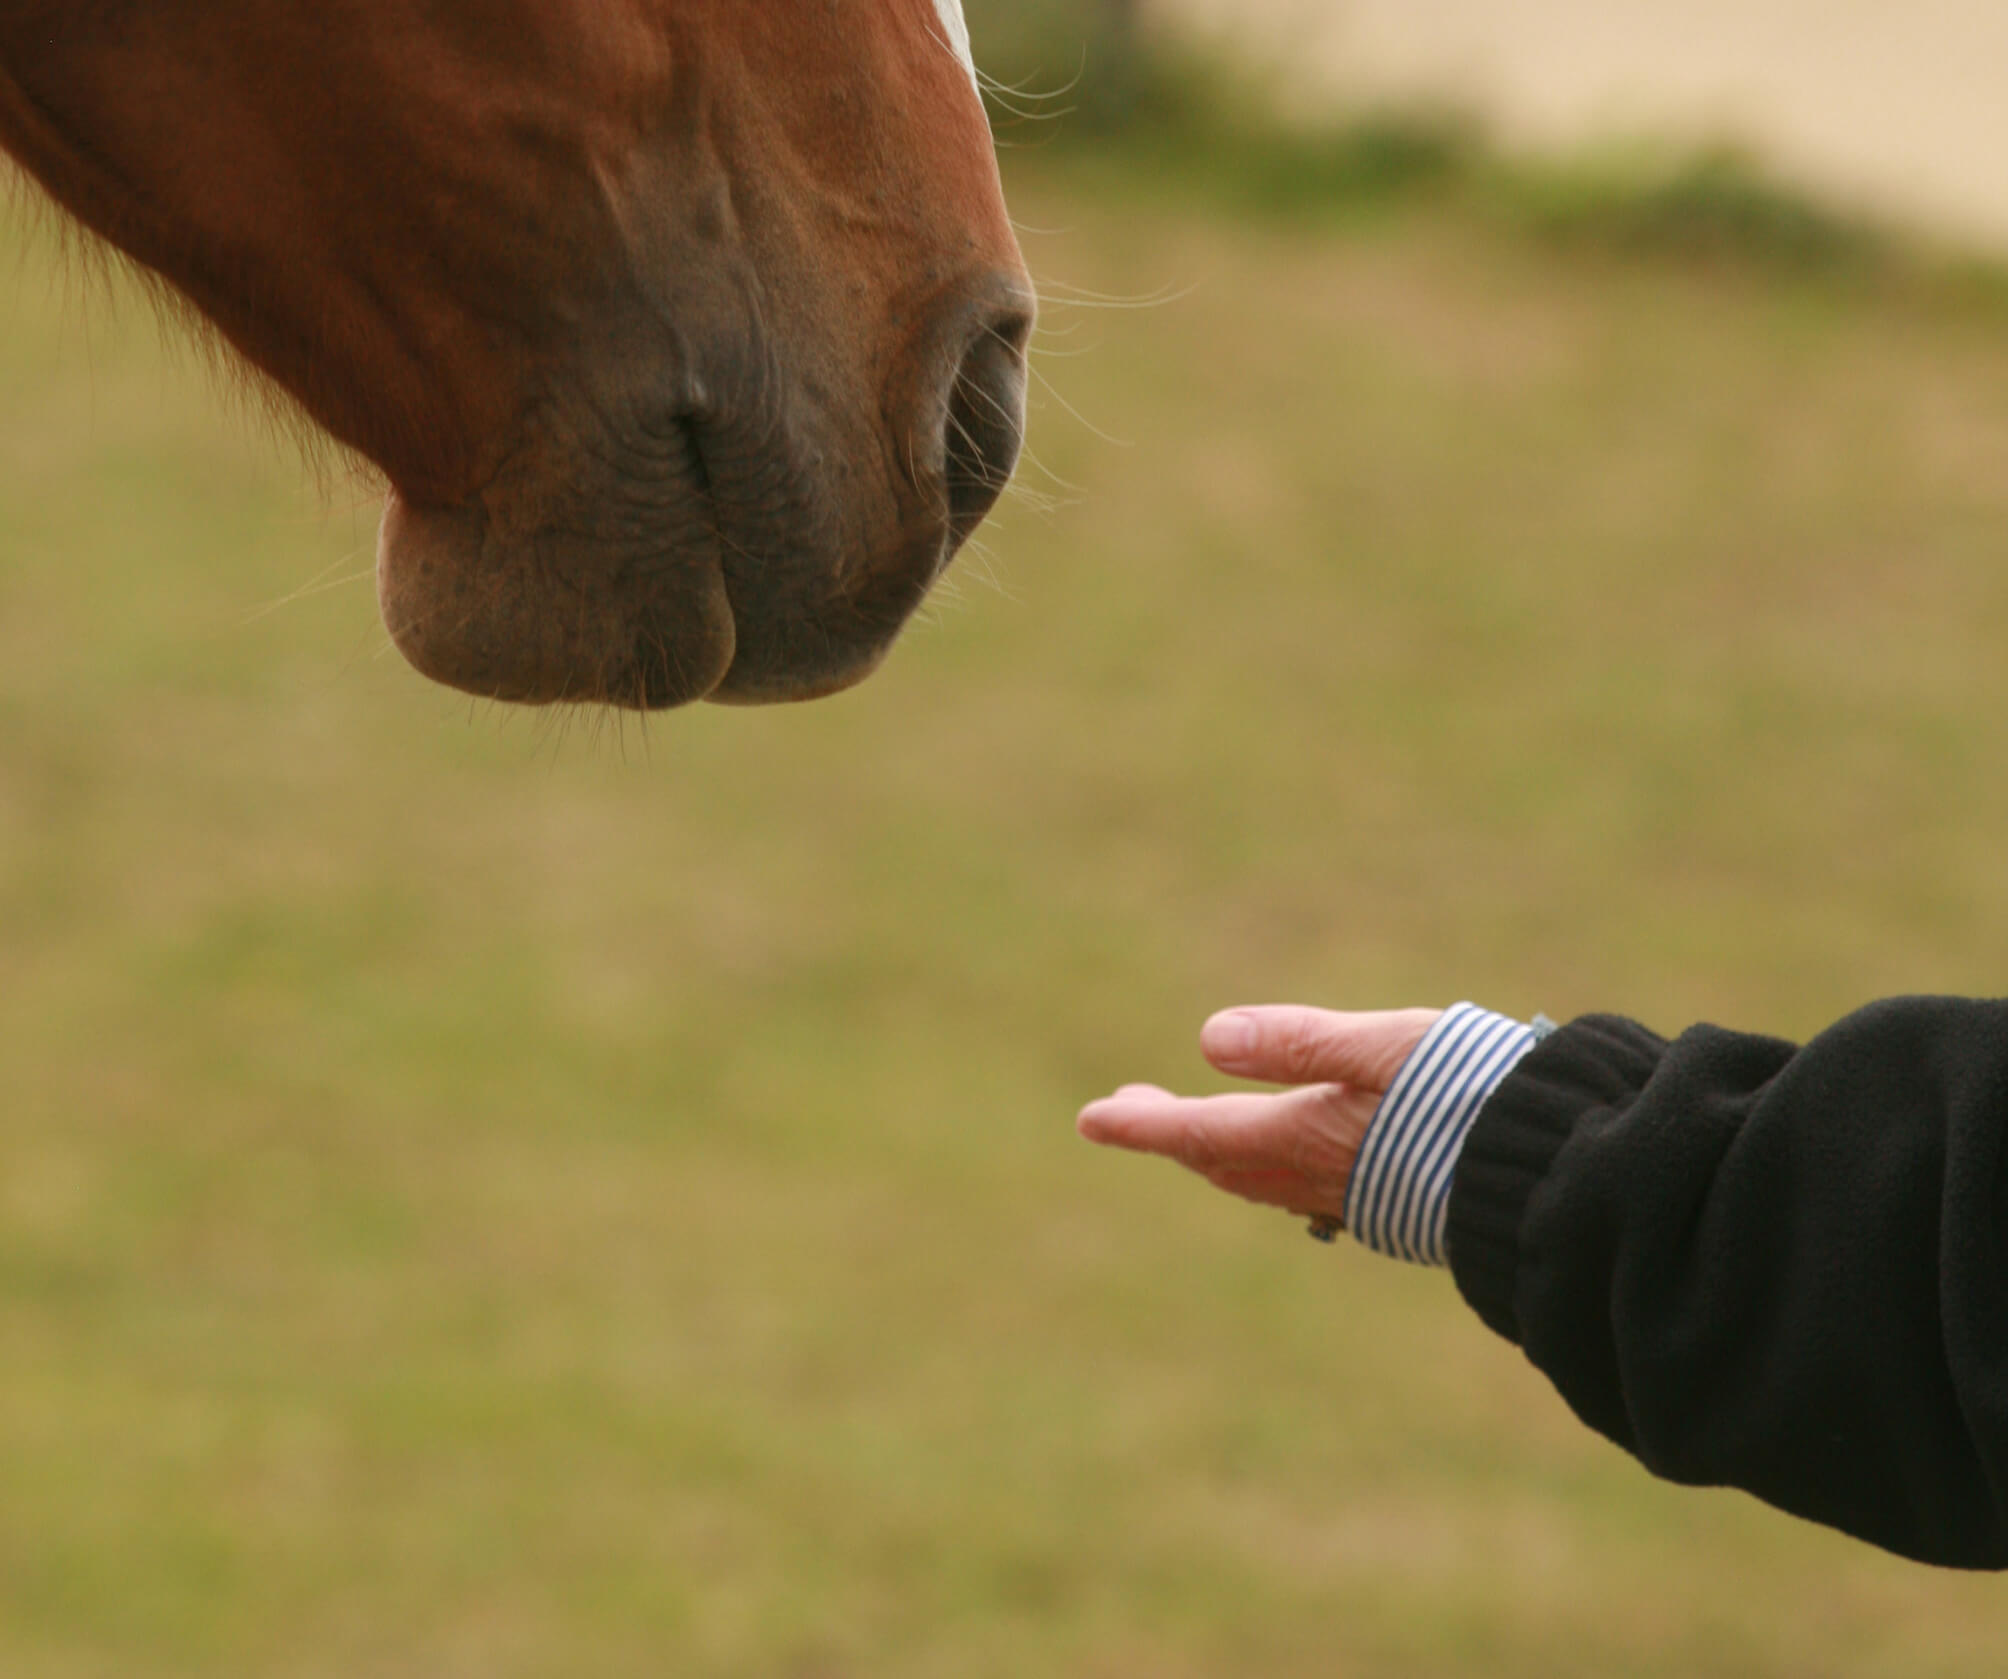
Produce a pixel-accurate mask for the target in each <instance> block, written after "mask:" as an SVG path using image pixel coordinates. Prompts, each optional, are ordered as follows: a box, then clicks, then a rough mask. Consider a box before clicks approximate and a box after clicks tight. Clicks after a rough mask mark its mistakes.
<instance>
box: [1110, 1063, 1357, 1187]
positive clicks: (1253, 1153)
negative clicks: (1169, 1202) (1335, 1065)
mask: <svg viewBox="0 0 2008 1679" xmlns="http://www.w3.org/2000/svg"><path fill="white" fill-rule="evenodd" d="M1375 1106H1376V1098H1374V1097H1373V1096H1371V1095H1370V1094H1367V1093H1364V1092H1359V1091H1352V1090H1347V1089H1343V1088H1341V1087H1339V1086H1336V1085H1313V1086H1309V1087H1306V1088H1304V1089H1299V1090H1287V1091H1282V1092H1279V1093H1277V1094H1274V1095H1263V1094H1259V1093H1253V1092H1235V1093H1232V1094H1229V1095H1224V1096H1188V1097H1179V1096H1163V1095H1141V1094H1128V1093H1123V1094H1118V1095H1115V1096H1111V1097H1107V1098H1105V1099H1104V1100H1102V1101H1100V1102H1093V1103H1090V1104H1089V1105H1088V1106H1087V1107H1086V1108H1084V1109H1082V1110H1081V1117H1080V1121H1079V1125H1080V1132H1081V1135H1082V1136H1084V1137H1086V1138H1087V1139H1088V1140H1089V1141H1090V1142H1095V1143H1104V1144H1107V1145H1109V1146H1111V1147H1114V1148H1125V1149H1133V1150H1135V1151H1137V1152H1138V1153H1142V1154H1158V1155H1163V1156H1165V1157H1166V1158H1167V1159H1171V1160H1176V1161H1178V1162H1179V1163H1180V1164H1181V1165H1184V1166H1189V1167H1191V1168H1192V1170H1194V1171H1195V1172H1203V1173H1207V1174H1212V1173H1216V1172H1221V1171H1230V1170H1231V1171H1271V1170H1283V1171H1297V1172H1309V1173H1312V1174H1314V1175H1317V1176H1321V1177H1331V1176H1334V1175H1337V1176H1338V1177H1340V1178H1341V1180H1343V1178H1344V1176H1345V1175H1346V1174H1347V1173H1348V1172H1350V1170H1351V1164H1352V1160H1353V1157H1354V1156H1355V1155H1356V1154H1357V1153H1358V1150H1359V1143H1360V1138H1361V1137H1362V1136H1363V1135H1364V1134H1365V1132H1366V1128H1367V1124H1368V1122H1369V1121H1370V1120H1371V1119H1372V1118H1373V1110H1374V1108H1375Z"/></svg>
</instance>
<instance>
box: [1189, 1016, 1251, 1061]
mask: <svg viewBox="0 0 2008 1679" xmlns="http://www.w3.org/2000/svg"><path fill="white" fill-rule="evenodd" d="M1257 1036H1258V1034H1257V1032H1256V1029H1255V1022H1254V1021H1252V1020H1251V1019H1249V1018H1248V1016H1247V1015H1245V1014H1242V1013H1239V1012H1238V1011H1236V1012H1229V1013H1227V1014H1216V1015H1215V1016H1214V1017H1213V1018H1212V1019H1211V1020H1209V1021H1208V1022H1207V1023H1206V1024H1205V1026H1203V1027H1202V1028H1201V1029H1200V1033H1199V1047H1200V1048H1201V1049H1203V1050H1205V1051H1206V1053H1207V1054H1208V1055H1217V1056H1219V1057H1221V1059H1223V1060H1227V1061H1238V1060H1240V1059H1241V1057H1242V1056H1244V1055H1248V1054H1251V1053H1253V1051H1254V1048H1255V1039H1256V1037H1257Z"/></svg>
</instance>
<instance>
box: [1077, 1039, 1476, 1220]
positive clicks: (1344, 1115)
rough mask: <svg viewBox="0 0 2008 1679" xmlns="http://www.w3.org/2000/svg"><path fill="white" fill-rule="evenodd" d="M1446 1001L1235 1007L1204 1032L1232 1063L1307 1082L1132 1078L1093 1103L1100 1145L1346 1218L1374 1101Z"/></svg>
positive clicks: (1091, 1118)
mask: <svg viewBox="0 0 2008 1679" xmlns="http://www.w3.org/2000/svg"><path fill="white" fill-rule="evenodd" d="M1441 1014H1442V1011H1441V1010H1440V1009H1400V1010H1396V1011H1394V1012H1391V1013H1383V1014H1335V1013H1333V1012H1332V1011H1331V1010H1329V1009H1313V1008H1303V1007H1299V1006H1296V1005H1283V1006H1278V1007H1268V1008H1239V1009H1229V1010H1227V1011H1226V1012H1224V1013H1222V1014H1216V1015H1215V1016H1213V1018H1212V1019H1210V1020H1209V1021H1207V1023H1206V1025H1205V1026H1204V1027H1203V1028H1202V1029H1201V1031H1200V1034H1199V1046H1200V1049H1201V1051H1202V1052H1203V1053H1204V1054H1205V1056H1206V1059H1207V1060H1208V1061H1210V1062H1212V1063H1213V1065H1214V1066H1215V1067H1217V1068H1219V1070H1220V1071H1221V1072H1223V1073H1231V1074H1233V1075H1234V1076H1236V1077H1238V1078H1248V1079H1258V1080H1261V1081H1263V1082H1265V1083H1268V1084H1287V1085H1295V1086H1298V1087H1299V1088H1296V1089H1292V1090H1284V1091H1278V1092H1274V1093H1269V1094H1263V1093H1260V1092H1236V1093H1233V1094H1229V1095H1224V1096H1174V1095H1173V1094H1172V1093H1171V1092H1170V1091H1168V1090H1161V1089H1159V1088H1158V1087H1157V1086H1156V1085H1154V1084H1126V1085H1124V1086H1123V1087H1122V1089H1120V1090H1118V1091H1117V1092H1116V1093H1115V1094H1114V1095H1113V1096H1105V1097H1103V1098H1102V1099H1101V1100H1100V1101H1099V1102H1090V1103H1089V1104H1088V1105H1087V1106H1086V1107H1085V1108H1083V1109H1082V1110H1081V1116H1080V1120H1079V1122H1078V1124H1079V1128H1080V1133H1081V1135H1082V1136H1083V1137H1085V1138H1087V1139H1088V1141H1089V1142H1091V1143H1104V1144H1107V1145H1109V1146H1110V1147H1113V1148H1125V1149H1134V1150H1135V1151H1136V1152H1138V1153H1140V1154H1159V1155H1163V1156H1164V1157H1165V1158H1166V1159H1168V1160H1175V1161H1177V1162H1178V1163H1179V1164H1180V1165H1181V1166H1185V1167H1187V1168H1189V1169H1190V1170H1192V1171H1194V1172H1197V1173H1198V1174H1199V1175H1200V1176H1201V1177H1203V1178H1205V1179H1206V1181H1207V1182H1208V1183H1210V1184H1212V1185H1213V1186H1214V1188H1216V1189H1224V1190H1226V1191H1227V1192H1228V1193H1229V1194H1231V1195H1239V1196H1240V1197H1242V1198H1243V1199H1244V1200H1248V1201H1254V1202H1258V1203H1260V1204H1261V1205H1263V1206H1268V1207H1281V1208H1283V1209H1284V1210H1285V1211H1287V1212H1292V1213H1295V1214H1297V1215H1298V1216H1299V1217H1304V1218H1323V1219H1329V1220H1332V1221H1334V1222H1336V1221H1337V1220H1339V1219H1341V1218H1343V1217H1344V1216H1345V1210H1346V1186H1347V1184H1348V1183H1350V1182H1351V1180H1352V1175H1353V1164H1354V1162H1355V1161H1356V1160H1358V1158H1359V1152H1360V1143H1361V1141H1362V1139H1364V1138H1365V1136H1366V1132H1367V1126H1368V1124H1369V1123H1370V1122H1371V1121H1372V1119H1373V1116H1374V1110H1375V1109H1376V1108H1377V1107H1379V1106H1380V1099H1381V1097H1382V1096H1384V1095H1385V1094H1386V1093H1387V1088H1388V1086H1389V1085H1390V1084H1391V1083H1393V1082H1394V1076H1395V1074H1396V1073H1398V1072H1400V1071H1401V1067H1402V1063H1403V1062H1405V1061H1406V1060H1407V1059H1408V1057H1409V1054H1410V1052H1411V1051H1412V1050H1413V1049H1414V1048H1415V1046H1416V1045H1417V1044H1419V1043H1421V1042H1422V1040H1423V1038H1424V1036H1425V1035H1426V1034H1427V1033H1428V1031H1429V1029H1430V1027H1432V1026H1434V1025H1435V1024H1436V1022H1437V1019H1438V1018H1439V1016H1440V1015H1441Z"/></svg>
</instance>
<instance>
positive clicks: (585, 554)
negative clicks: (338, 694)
mask: <svg viewBox="0 0 2008 1679" xmlns="http://www.w3.org/2000/svg"><path fill="white" fill-rule="evenodd" d="M688 535H689V538H691V539H690V540H685V541H683V542H672V543H670V544H668V545H667V546H666V547H664V546H656V545H653V544H652V545H651V547H652V550H653V551H652V552H651V553H650V554H648V555H647V556H645V557H634V556H630V557H628V559H627V560H626V561H625V562H615V563H610V562H609V559H608V557H607V554H606V551H605V548H604V546H603V545H602V544H601V543H598V542H596V541H594V540H592V539H591V538H590V537H589V536H587V535H585V534H583V533H582V534H580V535H579V536H568V535H566V534H564V533H562V532H554V531H552V530H551V529H549V528H548V527H547V528H545V529H542V530H539V531H535V532H512V531H510V530H508V529H506V528H505V527H504V526H503V525H502V524H501V523H500V522H499V521H498V520H497V519H496V518H495V517H494V516H493V515H492V514H491V512H490V511H489V509H488V508H487V506H486V505H485V504H484V503H483V502H481V501H479V500H477V501H473V502H470V503H467V504H465V505H463V506H460V507H453V508H444V509H439V508H421V507H414V506H413V505H412V504H411V503H409V502H407V501H406V500H404V499H403V498H402V497H401V496H398V495H396V494H395V493H393V494H392V496H391V498H390V500H389V502H388V504H387V505H386V507H385V509H384V518H383V526H382V530H381V533H380V535H379V538H378V543H377V599H378V603H379V605H380V607H381V609H382V612H383V620H384V624H385V627H386V628H387V629H388V630H389V631H390V635H391V639H392V641H393V642H395V643H396V645H397V649H398V651H399V652H400V653H402V654H403V655H404V657H405V658H406V660H407V661H409V663H410V664H411V665H412V667H413V668H414V669H415V670H417V671H418V672H419V674H420V675H422V676H427V677H430V678H431V679H432V680H434V681H436V682H442V683H444V684H446V685H447V686H448V687H451V688H458V689H460V690H462V691H463V692H465V693H469V694H476V695H479V696H481V697H482V698H484V699H495V700H505V701H509V702H512V703H516V704H524V705H550V704H567V703H572V704H585V705H595V704H597V705H613V706H620V707H624V708H628V709H633V710H658V709H661V708H664V707H668V706H676V705H684V704H687V703H689V702H690V701H692V700H698V699H703V698H704V697H706V696H707V695H709V694H711V693H712V692H713V691H714V690H715V689H717V688H718V686H719V684H720V683H721V682H722V681H724V679H725V677H726V673H727V672H728V671H730V670H731V669H732V666H733V662H734V657H735V655H736V653H737V651H738V632H737V628H736V625H735V623H734V619H733V613H732V607H731V603H730V601H729V600H728V598H727V596H726V590H725V579H724V574H723V572H722V570H721V568H720V566H719V564H718V559H717V551H716V543H715V539H712V538H711V537H710V535H709V533H708V532H701V531H693V532H691V533H688Z"/></svg>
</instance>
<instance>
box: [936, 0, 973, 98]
mask: <svg viewBox="0 0 2008 1679" xmlns="http://www.w3.org/2000/svg"><path fill="white" fill-rule="evenodd" d="M934 10H935V15H936V16H938V17H939V18H940V19H941V28H942V33H943V34H944V35H945V36H946V37H947V41H948V45H949V48H950V50H951V51H953V52H954V54H955V56H956V57H957V58H959V59H961V60H962V68H963V69H965V70H967V71H968V72H969V79H970V80H971V81H972V82H973V81H975V80H976V60H975V58H974V57H973V56H971V54H970V51H969V24H968V22H967V21H966V20H965V19H964V18H963V16H962V0H934Z"/></svg>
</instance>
